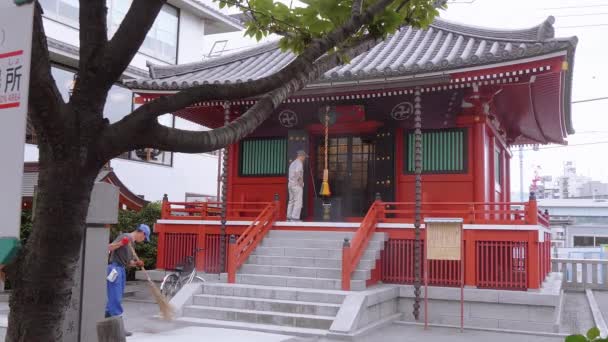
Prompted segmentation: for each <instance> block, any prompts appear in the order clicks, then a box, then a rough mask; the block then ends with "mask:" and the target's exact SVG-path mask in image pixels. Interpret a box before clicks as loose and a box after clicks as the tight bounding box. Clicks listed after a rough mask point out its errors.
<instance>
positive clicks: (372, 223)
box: [127, 17, 577, 291]
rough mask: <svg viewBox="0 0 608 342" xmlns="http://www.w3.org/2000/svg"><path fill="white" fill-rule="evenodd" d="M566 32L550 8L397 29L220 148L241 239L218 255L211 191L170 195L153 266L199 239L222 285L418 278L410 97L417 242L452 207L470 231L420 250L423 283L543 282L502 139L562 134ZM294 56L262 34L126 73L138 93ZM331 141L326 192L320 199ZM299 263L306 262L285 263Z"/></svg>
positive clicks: (568, 53) (274, 65)
mask: <svg viewBox="0 0 608 342" xmlns="http://www.w3.org/2000/svg"><path fill="white" fill-rule="evenodd" d="M576 44H577V39H576V38H555V37H554V30H553V18H552V17H550V18H548V19H547V20H546V21H544V22H543V23H542V24H540V25H538V26H536V27H532V28H529V29H521V30H496V29H485V28H479V27H473V26H467V25H463V24H457V23H453V22H449V21H445V20H442V19H436V20H435V22H434V23H433V24H432V25H431V26H430V27H428V28H427V29H415V28H411V27H403V28H401V29H400V30H399V31H397V32H396V33H395V34H394V35H392V36H389V38H387V39H386V40H385V41H384V42H381V43H379V44H378V45H376V46H375V47H374V48H373V49H371V50H369V51H368V52H366V53H364V54H362V55H360V56H358V57H356V58H355V59H353V60H352V61H351V63H349V64H348V65H344V66H340V67H336V68H334V69H332V70H330V71H328V72H327V73H326V74H324V76H323V77H322V78H320V79H319V80H317V81H316V82H314V83H313V84H310V85H309V86H307V87H306V88H305V89H303V90H302V91H300V92H298V93H297V94H295V95H293V96H292V97H290V98H289V99H288V100H287V101H285V102H284V103H283V104H282V105H281V106H280V108H278V109H277V110H276V112H275V113H273V114H272V116H271V118H270V119H268V120H267V121H266V122H264V123H263V124H262V125H261V126H260V127H259V128H257V129H256V130H255V132H253V133H252V134H251V135H250V136H248V137H247V138H246V139H244V140H242V141H240V142H238V143H235V144H233V145H231V146H230V147H229V148H228V163H227V184H226V187H225V189H224V190H225V191H226V196H227V204H226V220H227V222H226V223H225V229H226V243H228V240H229V239H228V237H230V236H231V235H234V236H235V239H234V240H233V241H231V243H230V245H229V246H228V248H226V249H225V250H226V252H225V259H223V258H224V256H222V254H223V253H222V249H223V248H220V234H221V231H222V224H221V220H220V213H221V210H220V208H221V203H219V202H218V203H199V204H193V203H178V202H171V201H170V200H171V199H165V201H164V204H163V213H162V219H161V220H159V221H158V223H157V224H156V226H155V231H156V232H157V233H158V234H159V245H158V261H157V266H158V268H159V269H171V268H173V267H174V265H175V264H176V263H177V262H179V261H180V260H182V259H183V258H184V257H185V256H187V255H191V254H192V253H193V252H192V251H193V250H194V249H195V247H198V248H204V251H203V252H202V253H199V254H198V255H197V267H198V268H199V269H200V270H201V271H205V272H207V273H218V272H220V268H222V267H223V266H222V265H223V264H225V265H226V271H227V272H228V281H230V282H236V283H242V284H260V285H276V286H299V287H312V288H325V289H353V290H359V289H363V288H365V287H367V286H370V285H372V284H375V283H378V282H383V283H397V284H409V283H412V282H413V281H414V267H413V260H414V259H413V258H414V212H415V203H414V200H415V193H416V191H415V174H414V171H415V168H414V166H415V160H414V159H415V158H414V116H415V115H414V113H415V110H416V109H420V110H421V118H422V147H423V151H422V186H421V188H422V208H421V214H422V219H423V224H422V228H423V229H422V233H421V236H422V239H424V238H425V234H424V220H425V219H427V220H428V219H429V218H451V219H460V220H462V227H463V229H464V230H463V232H464V233H463V235H464V238H463V240H464V253H463V257H464V259H463V260H462V261H432V262H430V264H429V267H430V269H429V282H430V284H431V285H437V286H446V287H450V286H460V279H461V277H462V276H463V277H464V282H465V285H466V286H468V287H474V288H490V289H510V290H524V291H525V290H528V289H538V288H540V287H542V284H543V282H544V280H545V278H546V276H547V275H548V274H549V272H550V262H551V261H550V241H549V236H550V235H549V230H548V216H547V215H546V214H545V213H541V212H539V210H538V208H537V206H536V200H535V198H534V195H533V194H531V196H530V199H529V202H524V203H516V202H512V201H511V198H510V179H511V176H510V173H509V170H510V163H511V157H512V154H511V152H510V147H512V146H516V145H522V144H549V143H555V144H565V143H566V140H567V136H568V135H569V134H573V133H574V130H573V127H572V121H571V111H570V97H571V86H572V68H573V61H574V52H575V47H576ZM294 57H295V56H294V55H293V54H291V53H288V52H281V51H280V49H279V48H278V45H277V44H276V43H268V44H260V45H259V46H257V47H255V48H252V49H250V50H246V51H243V52H239V53H235V54H232V55H227V56H223V57H218V58H214V59H210V60H206V61H203V62H200V63H194V64H187V65H175V66H156V65H151V66H150V77H149V78H147V79H137V80H131V81H129V82H127V84H128V86H129V87H131V88H132V89H133V90H134V91H135V92H136V93H137V98H136V100H137V101H139V103H144V102H146V101H150V100H151V99H154V98H156V97H158V96H162V95H163V94H167V93H173V92H176V91H178V90H180V89H184V88H188V87H191V86H194V85H197V84H204V83H236V82H243V81H247V80H255V79H258V78H260V77H264V76H268V75H271V74H272V73H275V72H277V71H278V70H280V69H281V68H283V67H285V66H286V65H287V64H288V63H289V62H290V61H292V60H293V59H294ZM255 101H256V99H254V98H252V99H246V100H242V101H235V102H232V103H225V102H224V101H223V99H217V101H211V102H205V103H199V104H197V105H194V106H191V107H189V108H186V109H184V110H182V111H179V112H176V113H174V114H175V115H178V116H180V117H182V118H185V119H188V120H191V121H193V122H196V123H198V124H201V125H204V126H207V127H210V128H216V127H220V126H222V125H224V123H225V119H224V115H225V112H227V113H228V114H229V120H234V119H235V118H237V117H239V115H241V114H242V113H244V112H245V111H246V110H247V109H248V108H249V107H250V106H252V105H253V104H254V103H255ZM326 115H327V116H328V117H329V125H328V141H327V145H328V148H327V150H326V149H325V116H326ZM301 149H302V150H305V151H307V153H308V155H309V159H307V162H306V163H305V170H306V171H305V191H304V202H305V204H304V209H303V213H302V218H303V222H287V221H285V218H286V217H285V216H286V214H285V212H286V201H287V175H286V173H287V168H288V166H289V163H290V162H291V161H292V160H293V158H294V157H295V152H296V151H297V150H301ZM326 154H327V159H328V169H329V184H330V188H331V196H329V197H328V198H321V197H320V196H319V190H320V185H321V181H322V176H323V169H324V159H325V155H326ZM275 196H278V197H277V198H278V200H275ZM323 203H325V204H326V205H325V206H323ZM286 231H289V232H292V233H294V234H295V231H297V232H298V233H297V234H300V237H301V238H304V240H307V239H308V240H311V241H312V240H315V239H317V240H315V241H319V240H318V239H319V237H320V236H325V237H327V239H326V242H327V243H326V244H322V243H317V244H316V245H315V243H313V242H311V245H310V246H308V247H307V248H298V247H299V245H290V243H291V242H292V240H290V239H283V240H281V239H280V237H281V236H283V235H281V232H286ZM328 232H333V233H328ZM322 233H326V234H327V235H320V234H322ZM345 237H346V238H348V239H349V243H348V244H343V241H342V240H343V238H345ZM269 238H271V240H272V239H274V241H275V243H282V244H283V245H281V246H277V245H273V244H272V243H268V242H270V241H267V240H265V239H269ZM315 248H316V249H315ZM272 257H275V258H274V260H273V258H272ZM277 258H278V259H282V260H280V261H279V260H276V259H277ZM223 260H224V262H222V261H223ZM320 260H326V261H327V264H325V265H326V266H324V268H323V270H325V271H326V273H323V275H322V274H321V272H320V271H317V272H316V273H314V272H313V273H314V274H313V273H311V274H306V272H304V271H305V270H304V269H305V268H307V269H308V268H312V267H313V266H317V264H316V262H317V261H320ZM332 260H333V263H332V262H331V261H332ZM297 261H301V262H304V263H308V264H306V265H301V264H298V263H297ZM461 262H464V267H462V268H461V266H463V265H461ZM269 265H283V266H289V267H290V268H289V270H285V272H291V273H289V274H288V273H281V272H283V271H282V270H281V269H280V268H273V270H272V271H267V272H266V273H265V272H264V271H261V270H263V269H264V266H269ZM304 266H306V267H304ZM298 267H299V268H301V271H302V273H301V274H300V273H298V274H296V273H294V272H295V271H294V269H298ZM266 269H268V268H266ZM461 269H464V275H463V274H461ZM298 277H299V278H301V281H299V282H295V281H294V280H293V278H298Z"/></svg>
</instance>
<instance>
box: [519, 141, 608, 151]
mask: <svg viewBox="0 0 608 342" xmlns="http://www.w3.org/2000/svg"><path fill="white" fill-rule="evenodd" d="M602 144H608V141H596V142H591V143H580V144H572V145H560V146H547V147H539V148H538V149H534V148H527V149H524V151H538V150H551V149H554V148H566V147H577V146H589V145H602Z"/></svg>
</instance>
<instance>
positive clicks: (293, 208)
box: [287, 150, 306, 221]
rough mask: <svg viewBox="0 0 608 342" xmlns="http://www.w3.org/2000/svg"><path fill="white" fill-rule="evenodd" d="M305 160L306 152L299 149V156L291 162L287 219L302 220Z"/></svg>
mask: <svg viewBox="0 0 608 342" xmlns="http://www.w3.org/2000/svg"><path fill="white" fill-rule="evenodd" d="M304 160H306V152H304V151H303V150H299V151H298V152H297V158H296V159H295V160H294V161H292V162H291V164H289V174H288V177H289V178H288V183H287V188H288V189H289V202H288V204H287V221H301V220H300V212H301V211H302V197H303V195H304Z"/></svg>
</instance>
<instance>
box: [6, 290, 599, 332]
mask: <svg viewBox="0 0 608 342" xmlns="http://www.w3.org/2000/svg"><path fill="white" fill-rule="evenodd" d="M596 299H597V301H598V303H599V305H600V308H601V309H602V311H604V310H606V311H604V313H605V314H606V313H608V292H602V293H600V294H599V295H598V294H597V292H596ZM583 300H585V297H584V294H583V293H569V296H568V297H566V302H565V305H564V309H565V313H567V317H566V318H564V322H565V323H567V324H565V325H567V327H568V330H569V329H574V328H576V329H577V331H583V330H586V329H588V325H589V324H590V322H592V321H589V315H590V313H589V314H587V313H586V312H585V310H584V309H583V310H582V311H581V308H586V307H587V306H586V302H584V301H583ZM124 309H125V314H124V321H125V327H126V328H127V330H129V331H132V332H133V336H132V337H131V338H129V339H128V341H131V342H144V341H145V342H176V341H183V342H190V341H192V342H194V341H197V342H198V341H200V340H205V341H221V342H239V341H252V342H253V341H264V342H266V341H267V342H283V341H284V342H287V341H288V340H289V337H288V336H284V335H275V334H262V333H257V332H247V331H242V330H229V329H217V328H195V329H192V328H185V327H184V326H181V325H178V324H176V323H172V322H164V321H161V320H158V319H154V318H153V317H154V315H156V314H157V313H158V306H157V305H156V304H154V303H146V302H141V300H137V301H132V300H128V299H127V300H126V301H125V303H124ZM7 311H8V304H7V303H2V302H0V342H4V331H3V329H2V320H4V319H5V317H6V313H7ZM5 324H6V323H5ZM312 341H317V342H338V341H339V340H333V339H327V338H322V339H312ZM356 341H357V342H376V341H382V342H397V341H399V342H417V341H449V342H470V341H484V342H485V341H492V342H503V341H504V342H512V341H516V342H527V341H530V342H562V341H564V338H560V337H543V336H534V335H523V334H507V333H499V332H486V331H475V330H466V331H465V332H464V333H460V332H459V331H458V330H457V329H449V328H436V327H432V328H430V329H429V330H427V331H425V330H424V329H423V327H420V326H405V325H391V326H388V327H386V328H383V329H381V330H379V331H376V332H373V333H372V334H370V335H367V336H363V337H360V338H359V339H357V340H356Z"/></svg>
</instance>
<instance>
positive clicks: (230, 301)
mask: <svg viewBox="0 0 608 342" xmlns="http://www.w3.org/2000/svg"><path fill="white" fill-rule="evenodd" d="M194 305H202V306H213V307H222V308H234V309H246V310H256V311H278V312H286V313H296V314H305V315H321V316H332V317H335V316H336V315H337V314H338V310H340V304H327V303H315V302H303V301H297V300H281V299H265V298H255V297H235V296H218V295H207V294H203V295H195V296H194Z"/></svg>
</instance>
